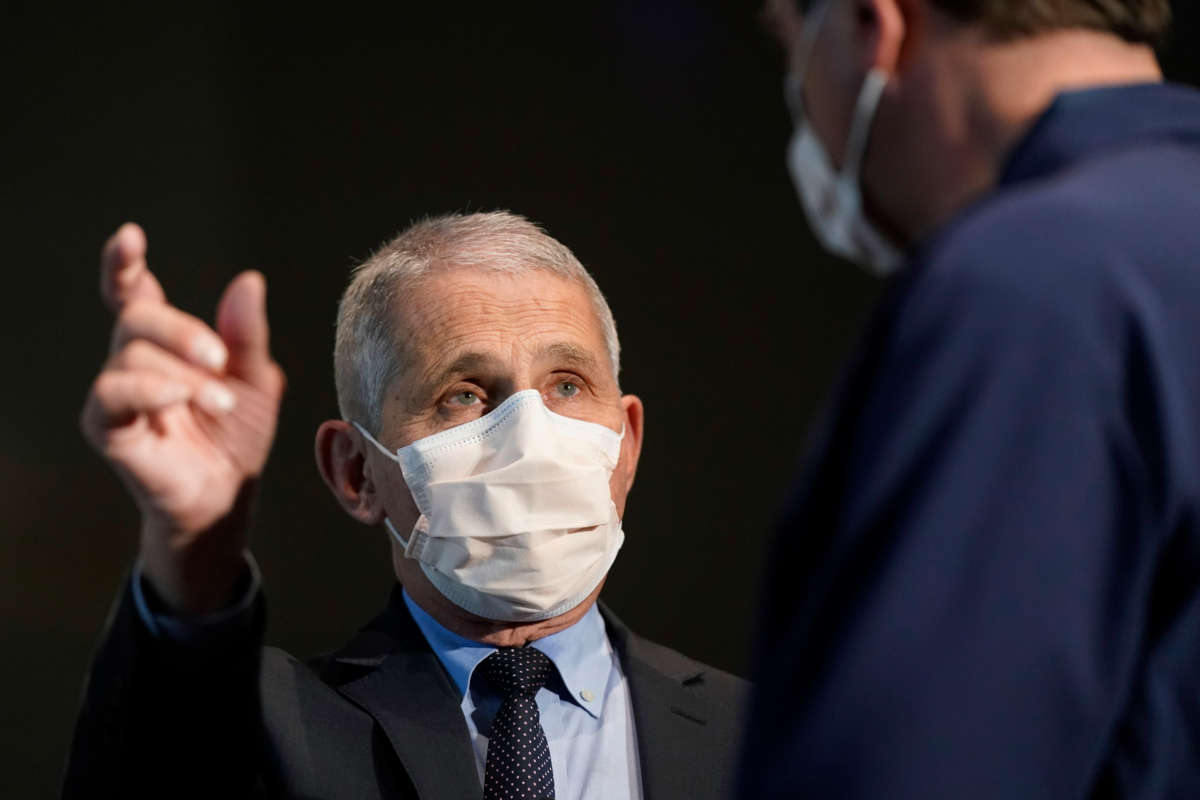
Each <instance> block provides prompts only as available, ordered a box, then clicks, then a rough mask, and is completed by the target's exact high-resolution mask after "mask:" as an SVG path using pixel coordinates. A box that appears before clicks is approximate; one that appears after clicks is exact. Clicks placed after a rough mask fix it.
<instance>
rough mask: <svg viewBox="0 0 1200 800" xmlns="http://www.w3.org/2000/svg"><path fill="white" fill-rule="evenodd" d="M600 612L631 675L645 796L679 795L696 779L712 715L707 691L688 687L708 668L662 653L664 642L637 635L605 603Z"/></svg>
mask: <svg viewBox="0 0 1200 800" xmlns="http://www.w3.org/2000/svg"><path fill="white" fill-rule="evenodd" d="M600 612H601V614H602V615H603V616H604V621H605V623H606V624H607V626H608V635H609V640H610V641H611V642H612V644H613V647H614V649H616V651H617V655H618V657H619V658H620V659H621V668H622V669H623V670H624V672H625V678H626V680H628V681H629V695H630V700H631V701H632V703H633V717H634V722H635V724H636V726H637V742H638V757H639V758H638V760H639V761H640V762H641V769H642V792H643V796H644V800H664V798H674V797H679V796H681V795H680V787H683V786H688V785H690V784H692V783H694V777H695V775H696V772H697V764H696V751H695V748H694V744H695V743H696V742H697V740H698V739H699V738H701V737H703V736H704V734H705V733H706V731H705V727H706V726H707V725H708V723H709V720H710V718H711V716H712V708H711V704H710V703H709V702H708V701H707V700H706V698H705V696H704V693H703V692H700V691H697V690H695V689H693V688H689V687H693V686H696V685H697V684H699V683H700V682H701V677H702V676H703V674H704V672H705V668H704V667H703V665H701V664H697V663H696V662H692V661H688V660H685V659H682V658H680V657H678V656H677V655H676V654H672V656H674V657H673V658H664V657H662V655H663V653H661V652H659V651H660V650H661V648H658V647H657V646H655V645H651V644H650V643H648V642H646V641H645V640H643V639H641V638H640V637H638V636H635V635H634V634H633V633H632V632H630V631H629V629H628V628H626V627H625V626H624V625H623V624H622V623H621V621H620V620H618V619H617V618H616V616H615V615H613V613H612V612H611V611H609V610H608V609H607V608H606V607H605V606H604V605H603V604H601V606H600ZM663 652H665V651H663Z"/></svg>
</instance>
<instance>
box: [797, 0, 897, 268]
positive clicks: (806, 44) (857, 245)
mask: <svg viewBox="0 0 1200 800" xmlns="http://www.w3.org/2000/svg"><path fill="white" fill-rule="evenodd" d="M833 2H834V0H826V2H825V3H823V4H822V5H821V6H820V7H819V8H818V9H816V10H814V11H813V12H812V13H811V14H810V15H809V17H810V18H809V19H808V20H806V22H805V30H804V40H803V42H802V43H801V56H800V64H799V67H798V68H797V69H796V71H795V72H793V73H791V74H790V75H788V77H787V80H786V83H785V89H784V91H785V93H786V97H787V102H788V106H789V107H790V108H791V110H792V118H793V120H794V124H795V132H794V133H793V134H792V140H791V143H790V144H789V145H788V154H787V161H788V171H789V172H790V173H791V176H792V182H793V183H794V184H795V186H796V189H797V191H798V192H799V194H800V201H801V203H802V204H803V206H804V212H805V214H806V215H807V216H808V222H809V225H811V226H812V229H813V232H814V233H815V234H816V236H817V239H818V240H819V241H820V242H821V244H822V245H823V246H824V247H825V249H826V250H828V251H830V252H831V253H833V254H834V255H838V256H841V257H842V258H845V259H848V260H850V261H853V262H855V263H857V264H860V265H862V266H864V267H866V268H867V269H869V270H871V271H872V272H874V273H875V274H877V275H886V274H889V273H891V272H894V271H895V270H896V269H898V268H899V267H900V266H901V264H902V263H903V259H904V257H903V254H902V253H901V252H900V250H899V249H898V248H897V247H896V246H895V245H894V244H893V243H892V242H891V241H890V240H889V239H888V238H887V237H886V236H885V235H884V234H883V233H881V232H880V231H879V230H878V229H877V228H876V227H875V226H874V225H872V224H871V222H870V220H868V219H867V218H866V215H865V214H864V212H863V200H862V188H861V185H860V182H859V177H860V170H861V168H862V159H863V155H864V154H865V153H866V149H867V141H868V138H869V135H870V132H871V125H872V124H873V123H874V120H875V113H876V111H877V110H878V109H879V101H880V99H881V98H882V97H883V90H884V88H885V87H886V86H887V84H888V80H889V79H888V76H887V73H885V72H883V71H882V70H879V69H873V70H871V72H869V73H868V74H867V77H866V80H865V81H864V82H863V87H862V91H861V92H860V93H859V96H858V103H857V104H856V105H855V108H854V119H853V120H852V122H851V125H850V139H849V142H848V143H847V145H846V159H845V163H844V164H843V165H842V170H841V172H840V173H839V172H838V171H837V170H836V169H835V168H834V166H833V159H831V158H830V157H829V151H828V150H827V149H826V148H825V146H824V145H822V144H821V140H820V137H818V136H817V134H816V131H814V130H813V127H812V123H811V122H809V120H808V113H807V111H806V110H805V108H804V79H805V76H806V74H807V72H808V66H809V63H810V62H811V60H812V53H813V49H814V47H815V44H816V38H817V32H818V31H819V30H820V29H821V25H822V24H823V23H824V21H825V19H826V18H827V17H828V16H829V8H830V6H832V5H833Z"/></svg>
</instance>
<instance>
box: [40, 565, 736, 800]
mask: <svg viewBox="0 0 1200 800" xmlns="http://www.w3.org/2000/svg"><path fill="white" fill-rule="evenodd" d="M130 594H131V593H130V592H129V591H126V593H125V595H124V597H123V598H122V599H121V600H120V601H119V604H118V607H117V609H116V611H115V612H114V615H113V618H112V621H111V622H110V625H109V630H108V633H107V636H106V637H105V640H104V642H103V644H102V646H101V649H100V652H99V654H98V656H97V658H96V662H95V664H94V666H93V670H92V673H91V677H90V681H89V685H88V687H87V690H86V693H85V698H84V704H83V709H82V711H81V714H80V717H79V720H78V723H77V726H76V732H75V740H74V743H73V746H72V752H71V757H70V761H69V763H68V767H67V773H66V780H65V784H64V792H63V795H64V797H69V798H74V797H129V796H139V797H140V796H156V797H181V796H195V797H200V796H204V797H210V798H218V797H219V798H225V797H238V796H244V795H254V796H262V795H266V796H271V797H298V798H299V797H303V798H347V799H348V800H349V799H351V798H353V800H371V799H372V798H421V800H478V798H479V797H480V796H481V795H482V787H481V786H480V783H479V779H478V773H477V770H476V766H475V756H474V753H473V751H472V749H471V744H470V739H469V734H468V732H467V727H466V722H465V721H464V719H463V715H462V710H461V709H460V702H461V697H460V696H459V695H458V694H457V692H456V690H455V689H454V687H453V686H452V684H451V683H450V680H449V678H448V677H447V675H446V673H445V671H444V670H443V668H442V666H441V663H440V662H439V661H438V659H437V656H436V655H434V653H433V651H432V650H431V649H430V647H429V645H428V643H427V642H426V641H425V638H424V636H423V635H422V634H421V632H420V629H418V628H417V626H416V623H415V622H413V619H412V617H411V615H410V614H409V613H408V609H407V608H406V607H405V605H404V603H403V601H402V600H401V598H400V591H399V587H397V588H396V590H395V591H394V592H393V594H392V598H391V601H390V602H389V604H388V606H387V608H386V609H385V611H384V612H383V613H382V614H380V615H379V616H378V617H377V618H376V619H375V620H373V621H372V622H371V623H370V624H369V625H367V626H366V627H365V628H364V629H363V630H362V631H360V632H359V633H358V634H357V635H356V636H355V637H354V638H353V639H351V640H350V642H349V643H348V644H347V645H346V646H345V647H344V648H342V649H341V650H340V651H338V652H336V653H333V654H332V655H328V656H325V657H322V658H318V659H314V660H312V661H310V662H307V663H305V662H302V661H299V660H297V659H295V658H293V657H291V656H290V655H288V654H287V653H285V652H283V651H281V650H278V649H276V648H272V647H266V648H264V647H261V646H260V644H259V643H260V641H261V636H262V619H263V607H262V601H261V599H260V600H259V601H258V603H257V604H256V607H255V609H254V622H253V624H252V625H250V626H242V627H241V628H240V629H238V630H234V631H230V632H226V634H225V635H222V636H220V637H215V638H214V639H213V640H212V641H209V642H206V643H203V644H200V645H193V646H186V645H181V644H177V643H174V642H171V641H166V640H160V639H156V638H155V637H153V636H152V635H151V634H150V633H149V631H147V630H146V628H145V626H144V625H143V624H142V622H141V620H140V618H139V617H138V615H137V611H136V609H135V607H134V605H133V603H132V598H131V596H130ZM601 613H602V614H603V617H604V621H605V623H606V625H607V628H608V635H609V638H610V640H611V641H612V644H613V647H614V649H615V650H616V651H617V653H618V655H619V658H620V660H621V666H622V668H623V670H624V672H625V676H626V678H627V680H628V681H629V689H630V697H631V700H632V704H633V711H634V719H635V723H636V728H637V737H638V749H639V753H640V757H641V770H642V783H643V790H644V794H645V797H646V800H666V799H667V798H687V799H688V800H705V798H713V800H715V799H716V798H724V797H727V796H728V795H729V794H730V793H731V789H732V775H733V767H734V762H735V760H736V751H737V743H738V741H739V738H740V736H739V734H740V731H741V722H742V709H743V703H744V700H745V695H746V688H747V684H746V683H745V682H744V681H742V680H741V679H739V678H736V677H734V676H732V675H729V674H727V673H724V672H721V671H719V670H716V669H712V668H710V667H706V666H704V665H702V664H699V663H697V662H695V661H692V660H690V659H688V658H685V657H684V656H681V655H679V654H678V653H676V652H674V651H672V650H668V649H666V648H664V647H660V646H658V645H656V644H652V643H651V642H648V641H646V640H644V639H641V638H639V637H638V636H636V635H634V634H633V633H631V632H630V631H629V630H628V629H627V628H626V627H625V626H624V625H622V624H621V622H620V621H619V620H617V618H616V617H615V616H613V614H612V613H611V612H609V611H608V610H607V609H605V608H603V607H601Z"/></svg>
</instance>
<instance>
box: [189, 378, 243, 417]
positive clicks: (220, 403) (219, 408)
mask: <svg viewBox="0 0 1200 800" xmlns="http://www.w3.org/2000/svg"><path fill="white" fill-rule="evenodd" d="M196 402H197V403H199V404H200V406H201V407H202V408H204V409H205V410H206V411H211V412H212V413H214V414H227V413H229V412H230V411H233V407H234V406H236V405H237V398H236V397H234V395H233V392H231V391H229V390H228V389H226V388H225V387H224V386H222V385H221V384H219V383H206V384H204V386H202V387H201V388H200V391H199V392H198V393H197V394H196Z"/></svg>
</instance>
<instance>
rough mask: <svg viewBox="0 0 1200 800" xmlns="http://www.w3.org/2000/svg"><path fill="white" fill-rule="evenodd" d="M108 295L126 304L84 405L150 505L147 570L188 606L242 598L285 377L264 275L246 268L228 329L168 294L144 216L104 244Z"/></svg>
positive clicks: (231, 301) (85, 423)
mask: <svg viewBox="0 0 1200 800" xmlns="http://www.w3.org/2000/svg"><path fill="white" fill-rule="evenodd" d="M100 293H101V296H102V297H103V299H104V301H105V302H106V303H107V304H108V306H109V307H110V308H112V309H113V311H114V312H116V313H117V321H116V325H115V327H114V329H113V334H112V346H111V348H110V352H109V357H108V360H107V362H106V363H105V365H104V367H103V369H102V370H101V371H100V374H99V375H98V376H97V377H96V380H95V381H94V382H93V384H92V388H91V391H90V392H89V394H88V398H87V401H86V403H85V404H84V408H83V414H82V417H81V426H82V429H83V433H84V436H85V437H86V438H87V439H88V441H89V442H90V443H91V444H92V445H93V446H94V447H95V448H96V449H97V450H98V451H99V452H100V454H101V455H102V456H104V458H106V459H107V460H108V461H109V463H110V464H112V466H113V468H114V469H115V470H116V472H117V474H118V475H119V476H120V477H121V479H122V480H123V481H124V483H125V485H126V486H127V487H128V489H129V492H130V494H131V495H132V496H133V499H134V501H135V502H136V503H137V506H138V508H139V510H140V511H141V515H142V531H141V542H140V547H141V556H142V560H143V567H142V569H143V574H144V575H145V576H146V577H147V578H148V579H149V580H150V581H151V582H152V583H153V584H154V586H155V588H156V589H157V590H158V592H159V594H160V595H161V596H162V597H163V599H164V600H165V601H166V602H167V603H168V604H169V605H170V606H171V607H172V608H173V609H174V610H175V611H177V612H180V613H204V612H208V611H215V610H218V609H220V608H223V607H225V606H227V605H228V604H229V603H230V602H231V601H232V599H233V598H232V593H233V587H234V584H235V582H236V581H237V578H238V576H239V575H240V573H241V570H242V569H243V567H242V556H241V553H242V549H243V548H244V547H245V545H246V536H247V529H248V524H249V508H248V507H249V502H250V498H251V495H252V493H253V486H254V483H255V481H256V478H257V477H258V475H259V474H260V473H261V471H262V468H263V465H264V464H265V463H266V460H267V455H268V453H269V452H270V449H271V442H272V441H273V439H274V436H275V425H276V421H277V419H278V412H279V401H280V397H281V396H282V394H283V387H284V376H283V372H282V370H280V368H279V366H278V365H277V364H276V363H275V362H274V361H273V360H272V358H271V354H270V350H269V347H268V339H269V335H268V326H267V314H266V282H265V280H264V279H263V276H262V275H261V274H260V273H258V272H243V273H242V274H240V275H238V276H237V277H236V278H234V279H233V281H232V282H230V284H229V286H228V287H227V288H226V289H225V293H224V295H223V296H222V298H221V301H220V303H219V305H218V307H217V323H216V330H213V328H211V327H209V326H208V325H206V324H205V323H204V322H202V321H201V320H199V319H197V318H196V317H193V316H191V315H189V314H186V313H184V312H182V311H180V310H179V309H177V308H175V307H174V306H172V305H170V304H169V303H168V302H167V299H166V295H165V293H164V292H163V289H162V286H161V285H160V284H159V282H158V280H157V279H156V278H155V277H154V275H153V273H151V272H150V269H149V267H148V266H147V264H146V237H145V234H144V233H143V232H142V229H141V228H139V227H138V226H137V225H134V224H132V223H127V224H125V225H123V226H122V227H121V228H120V229H118V230H117V232H116V233H115V234H113V236H112V238H110V239H109V240H108V242H107V243H106V244H105V246H104V249H103V251H102V254H101V263H100Z"/></svg>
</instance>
